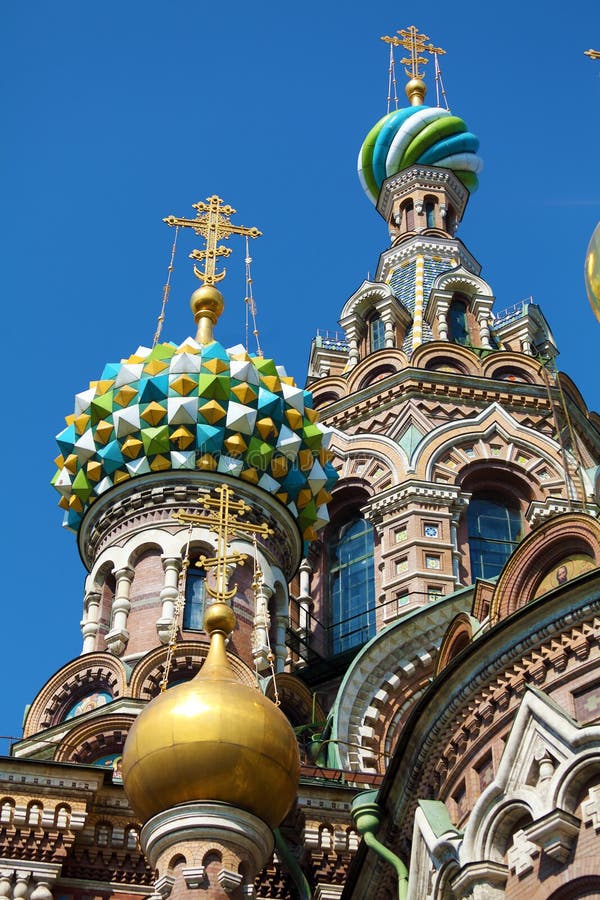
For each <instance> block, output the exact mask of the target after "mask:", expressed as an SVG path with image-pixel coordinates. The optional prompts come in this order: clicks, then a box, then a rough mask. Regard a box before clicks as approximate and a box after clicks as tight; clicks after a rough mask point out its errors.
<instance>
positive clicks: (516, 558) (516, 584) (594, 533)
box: [490, 513, 600, 625]
mask: <svg viewBox="0 0 600 900" xmlns="http://www.w3.org/2000/svg"><path fill="white" fill-rule="evenodd" d="M576 552H579V553H585V554H587V555H589V556H590V558H591V559H593V560H594V562H595V564H596V566H600V523H599V522H598V520H597V519H594V518H592V517H591V516H588V515H585V514H584V513H563V514H562V515H560V516H555V517H554V518H552V519H550V520H549V521H548V522H545V523H543V524H542V525H540V527H539V528H537V529H536V530H535V531H534V532H532V533H531V534H530V535H528V536H527V537H526V538H525V539H524V540H523V541H522V543H521V544H520V545H519V547H517V549H516V551H515V553H514V554H513V555H512V556H511V557H510V559H509V560H508V562H507V563H506V566H505V567H504V569H503V571H502V573H501V574H500V577H499V579H498V582H497V584H496V589H495V591H494V595H493V598H492V604H491V608H490V622H491V624H492V625H495V624H496V623H497V622H499V621H500V620H501V619H504V618H506V616H509V615H510V614H511V613H513V612H515V610H517V609H519V608H520V607H521V606H525V605H526V604H527V603H529V602H530V600H533V599H534V597H535V591H536V588H537V586H538V585H539V583H540V581H541V580H542V578H543V576H544V574H545V572H547V571H549V570H551V569H552V567H553V565H555V564H557V563H558V562H560V560H561V559H564V558H565V557H566V556H568V555H569V553H576Z"/></svg>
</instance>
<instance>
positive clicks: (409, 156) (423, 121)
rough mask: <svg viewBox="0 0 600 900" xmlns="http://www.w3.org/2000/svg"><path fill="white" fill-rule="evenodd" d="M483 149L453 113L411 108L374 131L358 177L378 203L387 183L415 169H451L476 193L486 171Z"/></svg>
mask: <svg viewBox="0 0 600 900" xmlns="http://www.w3.org/2000/svg"><path fill="white" fill-rule="evenodd" d="M478 149H479V139H478V138H477V137H475V135H474V134H471V132H469V131H467V126H466V124H465V123H464V122H463V120H462V119H459V117H458V116H453V115H451V114H450V112H449V110H447V109H442V108H441V107H437V106H424V105H422V104H421V105H419V106H409V107H407V108H405V109H397V110H396V111H395V112H392V113H388V115H386V116H384V117H383V118H382V119H380V120H379V122H377V124H376V125H374V126H373V128H372V129H371V130H370V131H369V133H368V135H367V136H366V138H365V140H364V143H363V145H362V147H361V148H360V152H359V154H358V177H359V178H360V182H361V184H362V186H363V188H364V190H365V192H366V194H367V196H368V197H369V198H370V199H371V200H372V201H373V203H377V198H378V196H379V191H380V189H381V185H382V184H383V182H384V181H385V179H386V178H389V177H390V176H391V175H396V174H397V173H398V172H400V171H401V170H402V169H406V168H407V167H408V166H412V165H413V164H415V163H420V164H421V163H422V164H426V165H432V166H439V167H440V168H444V169H452V170H453V171H454V172H455V174H456V175H457V177H458V178H459V179H460V180H461V181H462V183H463V184H464V185H465V187H466V188H467V189H468V190H469V191H471V192H472V191H475V190H477V186H478V184H479V179H478V177H477V176H478V173H479V172H481V170H482V168H483V163H482V161H481V159H480V158H479V156H477V155H476V154H477V150H478Z"/></svg>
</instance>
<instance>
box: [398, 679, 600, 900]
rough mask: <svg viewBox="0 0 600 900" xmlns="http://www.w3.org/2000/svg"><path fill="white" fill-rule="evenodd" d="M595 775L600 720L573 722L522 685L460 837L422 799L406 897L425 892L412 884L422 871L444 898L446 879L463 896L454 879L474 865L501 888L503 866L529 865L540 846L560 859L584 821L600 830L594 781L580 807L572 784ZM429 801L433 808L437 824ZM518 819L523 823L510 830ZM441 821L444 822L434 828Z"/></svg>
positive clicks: (598, 773) (461, 880)
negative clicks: (491, 772) (488, 778)
mask: <svg viewBox="0 0 600 900" xmlns="http://www.w3.org/2000/svg"><path fill="white" fill-rule="evenodd" d="M594 778H596V779H597V783H598V785H600V725H586V726H582V725H579V724H578V723H577V722H575V721H574V720H573V719H571V718H570V717H569V716H568V715H566V713H564V712H563V711H562V709H561V708H560V707H559V706H557V705H556V704H554V703H553V702H552V701H551V700H550V699H549V698H548V697H547V695H546V694H544V693H543V692H542V691H540V690H538V689H536V688H531V687H528V688H527V689H526V692H525V694H524V697H523V700H522V703H521V705H520V707H519V710H518V712H517V715H516V718H515V721H514V724H513V727H512V729H511V732H510V734H509V736H508V740H507V742H506V746H505V748H504V751H503V754H502V758H501V760H500V764H499V766H498V770H497V773H496V776H495V778H494V780H493V781H492V783H491V784H490V785H488V787H487V788H486V789H485V790H484V791H483V793H482V794H481V796H480V797H479V799H478V800H477V802H476V804H475V806H474V807H473V810H472V812H471V814H470V816H469V820H468V822H467V825H466V829H465V831H464V835H461V833H460V832H459V831H458V830H457V829H456V828H455V826H453V825H452V823H451V821H450V817H449V816H448V813H447V810H446V809H445V807H444V805H443V804H442V803H440V802H439V801H425V802H421V804H420V809H419V810H418V812H417V815H416V816H415V825H414V830H413V850H412V859H411V867H410V871H411V884H410V885H409V893H408V897H409V900H417V898H420V897H421V896H423V895H422V894H419V893H418V892H417V893H415V889H417V890H418V886H419V885H418V883H417V882H419V879H420V882H423V879H424V878H425V879H426V880H427V875H430V876H431V878H432V882H433V885H432V887H433V890H432V892H431V893H429V894H428V896H430V897H432V898H440V900H442V898H444V897H446V896H448V893H447V891H448V888H449V884H450V883H452V887H453V889H454V890H455V891H456V896H464V894H463V893H462V891H461V890H459V885H460V886H461V888H463V887H464V886H466V884H467V883H468V881H469V873H470V872H473V871H474V870H475V868H477V870H478V872H479V874H480V875H481V876H482V877H483V876H485V880H486V883H488V884H489V885H490V886H491V885H495V886H497V887H498V888H500V889H501V888H502V887H503V885H504V884H505V882H506V880H507V878H508V875H509V870H510V871H513V872H516V873H517V874H519V873H523V872H526V871H528V866H529V864H530V861H531V860H532V859H534V858H535V857H536V856H539V854H540V853H541V852H542V851H544V852H545V853H546V854H547V855H548V856H550V857H551V858H552V859H554V860H555V861H557V862H559V863H565V862H566V861H567V859H568V858H569V855H570V852H571V850H572V848H573V846H574V844H575V841H576V840H577V837H578V835H579V831H580V828H581V827H582V826H583V827H588V826H592V827H593V828H594V829H595V830H596V831H598V830H600V786H598V787H594V786H592V787H591V788H589V790H588V794H587V796H586V797H585V798H584V800H583V802H582V803H581V805H580V806H579V807H578V806H577V802H578V801H577V797H578V793H579V792H578V790H576V789H574V785H580V784H584V783H585V784H589V782H590V779H591V780H594ZM428 805H429V806H431V805H433V806H435V807H436V809H435V810H434V811H433V815H434V816H435V821H436V823H437V829H435V830H434V829H433V828H432V827H431V824H430V822H429V817H428V812H429V810H428ZM430 814H431V812H430ZM517 818H525V819H527V820H528V824H526V825H525V826H524V827H523V828H521V829H517V831H516V832H515V833H514V834H512V835H511V826H513V825H514V823H515V820H516V819H517ZM443 819H445V820H446V827H445V828H441V829H440V828H439V823H440V821H442V820H443ZM511 837H512V846H508V849H507V850H506V842H507V839H508V840H510V838H511ZM505 851H506V852H505ZM417 862H418V866H417V865H414V866H413V863H415V864H416V863H417ZM413 872H414V873H415V875H414V876H413V874H412V873H413ZM488 879H489V881H488ZM491 896H496V894H495V893H494V894H492V895H491ZM498 896H503V894H498Z"/></svg>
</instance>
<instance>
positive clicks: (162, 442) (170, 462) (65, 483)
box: [52, 338, 337, 540]
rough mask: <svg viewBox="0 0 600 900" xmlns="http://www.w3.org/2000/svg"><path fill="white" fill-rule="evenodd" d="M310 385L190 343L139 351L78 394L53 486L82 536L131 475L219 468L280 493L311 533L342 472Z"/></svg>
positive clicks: (235, 351) (238, 353) (264, 362)
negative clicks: (90, 512) (106, 498)
mask: <svg viewBox="0 0 600 900" xmlns="http://www.w3.org/2000/svg"><path fill="white" fill-rule="evenodd" d="M317 420H318V413H317V412H316V410H314V409H313V408H312V396H311V394H310V392H308V391H305V390H302V388H299V387H296V385H295V383H294V380H293V378H290V377H289V376H287V375H286V373H285V369H284V368H283V367H282V366H276V365H275V363H274V362H273V360H272V359H265V358H263V357H257V356H250V355H249V354H248V353H247V352H246V350H245V349H244V347H242V346H241V345H240V346H237V347H232V348H230V349H225V347H223V346H222V345H221V344H219V343H218V342H217V341H212V342H211V343H210V344H208V345H206V346H201V345H200V344H198V343H197V342H196V341H195V340H194V339H193V338H187V340H186V341H185V342H184V343H183V344H181V345H180V346H176V345H175V344H171V343H165V344H158V345H157V346H156V347H154V349H152V350H150V349H148V348H147V347H139V348H138V350H137V351H136V352H135V353H134V354H133V355H132V356H130V357H129V358H128V359H124V360H121V362H120V363H109V364H108V365H107V366H105V368H104V371H103V372H102V375H101V377H100V380H99V381H94V382H91V383H90V387H89V389H88V390H86V391H83V392H82V393H80V394H77V395H76V397H75V410H74V413H73V414H72V415H71V416H68V417H67V420H66V421H67V427H66V428H65V429H64V431H62V432H61V433H60V434H59V435H57V442H58V446H59V448H60V453H61V455H60V456H59V457H58V458H57V460H56V463H57V466H58V470H57V472H56V474H55V475H54V478H53V479H52V484H53V485H54V487H55V488H56V489H57V490H58V491H59V492H60V494H61V499H60V502H59V505H60V506H61V507H62V508H63V509H64V510H65V511H66V513H65V525H66V526H67V527H69V528H71V529H72V530H74V531H76V530H77V529H78V528H79V525H80V523H81V520H82V518H83V516H84V514H85V512H86V510H87V509H88V508H89V507H90V506H91V505H92V503H94V501H95V500H96V499H97V498H98V497H99V496H101V495H102V494H104V493H105V492H106V491H108V490H110V488H111V487H113V485H118V484H121V483H122V482H124V481H126V480H127V479H130V478H135V477H137V476H140V475H147V474H149V473H151V472H162V471H167V470H178V469H188V470H190V469H195V470H201V471H211V472H220V473H222V474H223V475H229V476H233V477H234V478H241V479H242V480H244V481H246V482H248V483H250V484H254V485H257V486H258V487H259V488H262V489H263V490H265V491H268V493H270V494H273V495H274V496H275V497H276V498H277V499H278V500H279V501H280V502H281V503H283V504H284V506H286V507H287V509H288V510H289V511H290V512H291V514H292V515H293V516H294V518H295V519H296V520H297V521H298V524H299V526H300V530H301V532H302V534H303V537H304V538H305V539H307V540H308V539H312V538H313V537H314V536H315V533H316V531H318V529H319V528H321V527H322V526H323V525H324V524H325V523H326V522H327V521H328V515H327V507H326V504H327V502H328V501H329V499H330V493H329V491H330V489H331V487H332V486H333V484H334V483H335V481H336V478H337V475H336V472H335V469H334V467H333V466H332V464H331V462H330V461H329V460H330V454H329V452H328V450H327V446H328V443H329V437H330V435H329V431H328V429H327V428H325V426H323V425H319V424H317Z"/></svg>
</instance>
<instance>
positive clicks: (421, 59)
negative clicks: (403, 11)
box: [381, 25, 446, 78]
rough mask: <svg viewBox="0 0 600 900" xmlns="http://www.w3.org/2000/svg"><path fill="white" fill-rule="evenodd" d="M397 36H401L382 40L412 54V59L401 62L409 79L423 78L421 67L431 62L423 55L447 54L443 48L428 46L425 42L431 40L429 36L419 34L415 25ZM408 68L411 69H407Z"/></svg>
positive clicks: (407, 58)
mask: <svg viewBox="0 0 600 900" xmlns="http://www.w3.org/2000/svg"><path fill="white" fill-rule="evenodd" d="M397 34H399V35H400V37H396V35H393V36H392V37H389V36H388V35H384V36H383V37H382V38H381V40H382V41H385V42H386V44H393V46H394V47H404V49H405V50H408V51H409V52H410V57H405V58H404V59H402V60H400V62H401V63H402V65H403V66H405V69H404V71H405V72H406V74H407V75H408V77H409V78H422V77H423V72H422V71H421V70H420V68H419V66H424V65H426V64H427V63H428V62H429V60H428V59H427V57H426V56H421V55H420V54H421V53H425V52H427V53H433V54H443V53H445V52H446V51H445V50H442V48H441V47H434V46H433V44H426V43H425V41H428V40H429V36H428V35H426V34H419V31H418V29H417V27H416V26H415V25H411V26H410V27H409V28H403V29H402V30H401V31H398V32H397ZM406 66H408V67H409V68H406Z"/></svg>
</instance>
